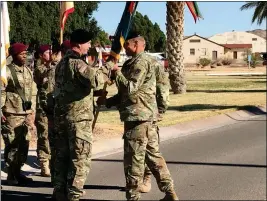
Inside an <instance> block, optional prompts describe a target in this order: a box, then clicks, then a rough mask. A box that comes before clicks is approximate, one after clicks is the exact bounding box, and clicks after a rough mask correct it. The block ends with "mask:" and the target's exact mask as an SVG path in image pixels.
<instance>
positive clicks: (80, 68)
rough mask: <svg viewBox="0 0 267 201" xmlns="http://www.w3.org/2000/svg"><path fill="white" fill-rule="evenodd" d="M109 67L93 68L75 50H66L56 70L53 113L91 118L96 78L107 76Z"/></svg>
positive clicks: (74, 117)
mask: <svg viewBox="0 0 267 201" xmlns="http://www.w3.org/2000/svg"><path fill="white" fill-rule="evenodd" d="M109 68H111V65H110V64H109V65H108V67H106V66H104V67H102V68H100V69H99V70H97V71H95V70H94V69H93V68H92V67H91V66H90V65H88V63H86V62H85V61H84V60H83V59H82V57H81V56H80V55H79V54H78V53H76V52H74V51H68V52H67V53H66V54H65V56H64V57H63V58H62V59H61V61H60V62H59V63H58V65H57V68H56V72H55V91H54V97H55V116H59V115H60V116H65V117H66V119H68V120H69V121H73V122H78V121H81V120H93V89H94V88H96V87H97V86H98V85H99V82H98V79H97V78H98V77H101V76H100V75H101V74H102V76H104V77H106V76H107V74H108V69H109ZM106 78H107V77H106ZM81 138H83V137H81Z"/></svg>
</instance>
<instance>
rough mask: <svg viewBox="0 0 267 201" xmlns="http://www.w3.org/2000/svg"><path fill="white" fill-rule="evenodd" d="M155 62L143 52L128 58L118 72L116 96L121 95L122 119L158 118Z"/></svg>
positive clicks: (120, 109) (151, 119) (144, 119)
mask: <svg viewBox="0 0 267 201" xmlns="http://www.w3.org/2000/svg"><path fill="white" fill-rule="evenodd" d="M153 62H154V61H153V60H152V59H151V57H149V56H148V55H146V54H145V53H144V52H142V53H140V54H138V55H136V56H135V57H133V58H131V59H129V60H127V61H126V62H125V63H124V64H123V67H122V69H121V71H118V72H117V73H116V78H115V82H116V85H117V88H118V94H117V95H116V96H117V97H119V99H118V100H119V102H120V104H119V106H118V107H119V108H118V109H119V112H120V118H121V121H154V120H155V119H156V116H157V103H156V77H155V69H154V67H153ZM116 96H115V97H116ZM115 97H114V98H115Z"/></svg>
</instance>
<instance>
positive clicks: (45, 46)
mask: <svg viewBox="0 0 267 201" xmlns="http://www.w3.org/2000/svg"><path fill="white" fill-rule="evenodd" d="M47 50H51V45H40V47H39V48H38V53H39V54H43V53H44V52H45V51H47Z"/></svg>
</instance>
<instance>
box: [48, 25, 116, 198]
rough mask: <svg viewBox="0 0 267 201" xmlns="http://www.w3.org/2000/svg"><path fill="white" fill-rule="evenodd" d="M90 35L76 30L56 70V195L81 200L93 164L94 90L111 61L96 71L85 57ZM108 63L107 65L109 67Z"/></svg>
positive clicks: (81, 30) (54, 195) (54, 196)
mask: <svg viewBox="0 0 267 201" xmlns="http://www.w3.org/2000/svg"><path fill="white" fill-rule="evenodd" d="M90 40H91V37H90V34H89V33H88V32H87V31H85V30H83V29H78V30H75V31H74V32H73V33H72V34H71V39H70V42H71V46H72V49H71V50H70V51H67V52H66V54H65V56H64V58H63V59H62V60H61V61H60V62H59V64H58V66H57V68H56V73H55V84H56V86H55V92H54V96H55V114H54V115H55V116H54V118H55V130H56V132H55V134H56V135H55V138H56V139H55V144H56V145H55V147H56V160H55V174H54V192H53V198H54V199H56V200H59V201H60V200H64V201H65V200H69V201H78V200H79V199H80V197H81V196H82V194H83V186H84V183H85V180H86V178H87V176H88V173H89V171H90V166H91V154H92V153H91V150H92V121H93V118H94V117H93V89H94V88H96V87H97V86H98V81H97V79H96V78H97V77H98V76H97V75H98V74H103V76H104V74H105V75H107V74H108V69H110V68H111V66H112V65H111V64H110V63H109V64H107V65H106V66H105V67H103V68H100V69H99V70H98V71H95V70H94V69H93V68H92V67H91V66H90V65H88V64H87V63H86V62H85V61H84V60H83V59H82V58H83V55H84V54H87V51H88V49H89V47H90ZM107 66H108V67H107Z"/></svg>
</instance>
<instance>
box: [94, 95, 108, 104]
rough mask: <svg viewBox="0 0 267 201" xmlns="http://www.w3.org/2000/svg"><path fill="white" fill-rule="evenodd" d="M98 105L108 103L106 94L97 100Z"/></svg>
mask: <svg viewBox="0 0 267 201" xmlns="http://www.w3.org/2000/svg"><path fill="white" fill-rule="evenodd" d="M96 103H97V105H99V106H100V105H106V97H105V96H104V97H103V96H100V97H99V98H98V99H97V101H96Z"/></svg>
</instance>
